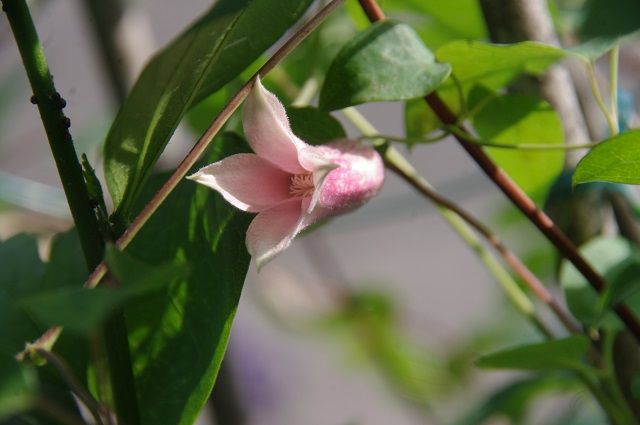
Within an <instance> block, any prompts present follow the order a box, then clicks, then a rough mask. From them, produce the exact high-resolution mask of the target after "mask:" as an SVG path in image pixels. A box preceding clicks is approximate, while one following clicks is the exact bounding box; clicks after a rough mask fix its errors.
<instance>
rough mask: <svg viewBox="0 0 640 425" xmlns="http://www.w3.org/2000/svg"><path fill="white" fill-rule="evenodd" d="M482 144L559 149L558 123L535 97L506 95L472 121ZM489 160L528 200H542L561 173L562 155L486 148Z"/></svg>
mask: <svg viewBox="0 0 640 425" xmlns="http://www.w3.org/2000/svg"><path fill="white" fill-rule="evenodd" d="M473 124H474V127H475V129H476V131H477V132H478V134H479V136H480V138H481V139H483V140H487V141H491V142H497V143H501V144H507V145H517V144H539V145H560V144H562V143H563V139H564V132H563V129H562V122H561V121H560V118H559V117H558V114H556V112H555V111H554V110H553V108H552V107H551V105H549V104H548V103H546V102H545V101H543V100H541V99H538V98H536V97H531V96H525V95H520V94H507V95H503V96H499V97H496V98H495V99H493V100H491V101H490V102H489V103H487V105H486V106H485V107H484V108H482V109H481V110H480V111H479V112H478V113H477V114H476V115H475V117H474V118H473ZM486 151H487V153H488V154H489V156H491V158H492V159H493V160H494V161H495V162H496V163H497V164H498V165H500V166H501V167H502V168H504V170H505V171H506V172H507V174H509V175H510V176H511V177H512V178H513V179H514V180H515V181H516V183H518V184H519V185H520V187H522V189H523V190H524V191H525V192H527V193H528V194H529V195H530V196H532V197H534V198H536V199H542V197H543V196H544V195H545V194H546V189H547V188H548V187H549V186H550V185H551V183H553V181H554V180H555V178H556V177H557V175H558V174H560V172H561V171H562V167H563V164H564V152H563V151H531V150H515V149H504V148H486Z"/></svg>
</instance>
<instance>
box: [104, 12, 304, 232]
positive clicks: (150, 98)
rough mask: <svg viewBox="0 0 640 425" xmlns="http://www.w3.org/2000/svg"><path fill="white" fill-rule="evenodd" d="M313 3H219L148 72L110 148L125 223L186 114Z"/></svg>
mask: <svg viewBox="0 0 640 425" xmlns="http://www.w3.org/2000/svg"><path fill="white" fill-rule="evenodd" d="M310 3H311V0H278V1H273V0H254V1H249V0H221V1H219V2H217V3H216V4H215V5H214V6H213V8H211V10H210V11H208V12H207V13H206V14H205V15H204V16H202V17H201V18H200V19H198V20H197V21H196V22H195V23H194V24H193V25H192V26H191V27H190V28H188V29H187V30H186V31H184V32H183V33H182V34H181V35H180V36H178V37H177V38H176V39H175V40H174V41H173V42H172V43H171V44H170V45H169V46H167V47H165V48H164V49H163V50H162V51H161V52H159V53H158V54H156V56H155V57H154V58H153V59H152V60H151V62H150V63H149V64H148V65H147V66H146V68H145V69H144V71H143V72H142V74H141V75H140V77H139V78H138V81H137V82H136V84H135V86H134V87H133V89H132V91H131V93H130V94H129V96H128V97H127V99H126V101H125V103H124V105H123V106H122V108H121V109H120V112H119V113H118V116H117V117H116V119H115V121H114V123H113V125H112V126H111V130H110V131H109V134H108V136H107V141H106V146H105V176H106V180H107V183H108V186H109V191H110V193H111V196H112V198H113V201H114V204H115V206H116V212H117V214H119V216H120V218H124V219H125V220H126V218H127V216H128V214H129V213H130V212H131V208H132V205H133V203H134V202H135V201H136V199H137V197H138V196H139V194H140V191H141V188H142V186H143V184H144V182H145V181H146V180H147V178H148V176H149V174H150V173H151V170H152V168H153V165H154V164H155V163H156V161H157V160H158V158H159V157H160V154H161V153H162V151H163V150H164V148H165V146H166V144H167V143H168V141H169V139H170V137H171V135H172V134H173V132H174V130H175V128H176V127H177V126H178V123H179V122H180V120H181V119H182V117H183V116H184V114H185V113H186V111H187V109H189V107H191V106H192V105H194V104H195V103H197V102H198V101H200V100H202V99H204V98H205V97H206V96H207V95H209V94H211V93H213V92H215V91H217V90H219V89H220V88H221V87H222V86H224V85H225V84H226V83H227V82H229V81H230V80H231V79H232V78H234V77H236V75H237V74H238V73H239V72H240V71H241V70H243V69H244V68H246V67H247V66H248V65H250V64H251V63H252V62H253V61H254V60H255V59H257V58H258V57H259V56H260V54H261V53H262V52H263V51H264V50H265V49H267V48H268V47H269V46H270V45H271V44H273V43H274V42H275V41H276V40H277V39H278V38H279V37H280V36H281V35H282V34H283V33H284V32H285V31H286V30H287V29H288V28H289V27H290V26H291V25H292V24H293V23H295V22H296V21H297V20H298V18H299V17H300V16H301V15H302V14H303V13H304V11H305V10H306V9H307V7H308V5H309V4H310Z"/></svg>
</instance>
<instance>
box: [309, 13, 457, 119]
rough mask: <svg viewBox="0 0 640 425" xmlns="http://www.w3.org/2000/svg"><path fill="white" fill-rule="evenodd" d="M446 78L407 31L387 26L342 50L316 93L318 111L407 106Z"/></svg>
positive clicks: (441, 67) (372, 30) (400, 26)
mask: <svg viewBox="0 0 640 425" xmlns="http://www.w3.org/2000/svg"><path fill="white" fill-rule="evenodd" d="M448 75H449V66H448V65H447V64H442V63H437V62H436V61H435V58H434V56H433V54H432V53H431V52H430V51H429V49H427V48H426V47H425V46H424V44H423V43H422V41H421V40H420V37H418V35H417V34H416V33H415V32H414V31H413V30H412V29H411V27H409V26H407V25H404V24H400V23H397V22H393V21H389V20H385V21H382V22H378V23H376V24H373V25H371V26H370V27H369V28H367V29H366V30H365V31H363V32H361V33H360V34H358V35H357V36H356V37H355V38H353V39H352V40H351V41H349V42H348V43H347V44H346V45H345V46H344V47H343V48H342V50H340V53H338V55H337V56H336V58H335V60H334V61H333V63H332V64H331V67H330V68H329V71H328V73H327V76H326V79H325V83H324V85H323V86H322V91H321V92H320V108H322V109H325V110H335V109H341V108H345V107H347V106H352V105H357V104H360V103H365V102H378V101H393V100H406V99H412V98H416V97H421V96H424V95H426V94H428V93H430V92H432V91H433V90H435V89H436V88H437V87H438V86H439V85H440V83H442V81H444V80H445V79H446V77H447V76H448Z"/></svg>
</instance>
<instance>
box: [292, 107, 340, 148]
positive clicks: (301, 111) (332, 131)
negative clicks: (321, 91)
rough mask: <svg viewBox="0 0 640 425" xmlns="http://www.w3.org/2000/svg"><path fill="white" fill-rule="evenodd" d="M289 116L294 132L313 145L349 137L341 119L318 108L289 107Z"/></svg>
mask: <svg viewBox="0 0 640 425" xmlns="http://www.w3.org/2000/svg"><path fill="white" fill-rule="evenodd" d="M287 116H288V117H289V123H290V124H291V129H292V130H293V133H294V134H295V135H296V136H298V137H299V138H301V139H302V140H304V141H305V142H307V143H309V144H311V145H321V144H323V143H326V142H329V141H331V140H335V139H344V138H345V137H347V134H346V133H345V131H344V128H342V124H340V121H338V120H337V119H335V118H334V117H333V116H331V114H329V113H328V112H325V111H322V110H320V109H318V108H313V107H304V108H294V107H291V108H287Z"/></svg>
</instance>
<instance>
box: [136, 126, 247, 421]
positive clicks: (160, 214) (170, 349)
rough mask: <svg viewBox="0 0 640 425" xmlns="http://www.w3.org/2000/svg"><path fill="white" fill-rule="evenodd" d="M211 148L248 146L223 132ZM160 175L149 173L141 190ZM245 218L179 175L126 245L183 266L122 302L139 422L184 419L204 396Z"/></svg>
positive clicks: (218, 355)
mask: <svg viewBox="0 0 640 425" xmlns="http://www.w3.org/2000/svg"><path fill="white" fill-rule="evenodd" d="M213 148H214V149H215V155H213V156H211V157H210V158H209V161H211V162H213V161H215V160H218V159H221V158H222V157H226V156H228V155H230V154H233V153H237V152H239V150H240V148H242V149H244V150H246V149H247V148H248V147H247V146H246V142H243V140H242V139H240V138H239V137H238V136H235V135H232V134H224V137H219V138H218V139H216V140H215V141H214V143H213ZM165 178H166V177H165V176H161V177H159V178H157V179H154V180H152V183H153V184H152V185H149V187H148V188H147V191H148V193H146V196H147V197H150V196H151V195H152V194H153V193H154V190H156V189H157V188H158V187H159V186H160V184H161V183H162V182H163V181H164V179H165ZM140 202H141V205H143V199H141V200H140ZM250 219H251V215H250V214H247V213H243V212H239V211H237V210H236V209H235V208H233V207H232V206H230V205H229V204H228V203H226V202H225V201H224V200H223V199H222V197H221V196H219V195H218V194H217V193H215V192H214V191H212V190H210V189H208V188H206V187H204V186H201V185H198V184H196V183H195V182H193V181H190V180H184V181H182V182H181V183H180V184H179V185H178V187H177V188H176V190H174V191H173V192H172V193H171V195H170V196H169V197H168V198H167V200H166V201H165V202H164V203H163V204H162V206H161V207H160V209H159V210H158V211H157V212H156V213H155V214H154V215H153V216H152V217H151V219H150V220H149V222H148V223H147V224H146V225H145V227H144V228H143V229H142V230H141V232H140V233H139V234H138V236H137V237H136V238H135V239H134V241H133V242H132V244H131V246H129V248H128V249H127V253H128V254H130V255H131V256H133V257H135V258H137V259H139V260H141V261H143V262H145V263H146V264H151V265H161V264H165V263H167V262H171V261H173V260H174V259H180V260H182V261H183V262H184V263H186V264H187V266H188V267H189V270H190V274H189V276H188V277H187V278H185V279H179V280H177V281H174V282H173V283H172V284H170V285H169V287H168V288H167V290H166V291H156V292H154V293H152V294H148V295H145V296H144V297H141V298H139V299H137V300H136V302H135V303H129V304H127V306H126V307H125V314H126V317H127V325H128V328H129V342H130V345H131V349H132V356H133V368H134V374H135V378H136V386H137V391H138V397H139V402H140V405H141V406H142V415H143V417H142V422H143V423H149V424H156V425H163V424H167V425H176V424H179V425H183V424H192V423H193V421H194V420H195V418H196V417H197V415H198V413H199V412H200V410H201V409H202V407H203V405H204V403H205V402H206V400H207V398H208V397H209V394H210V392H211V389H212V387H213V384H214V382H215V379H216V376H217V373H218V369H219V367H220V362H221V361H222V358H223V356H224V353H225V350H226V347H227V342H228V338H229V333H230V331H231V324H232V321H233V318H234V315H235V312H236V308H237V306H238V301H239V298H240V293H241V290H242V285H243V283H244V279H245V275H246V273H247V269H248V266H249V255H248V254H247V251H246V248H245V245H244V238H245V233H246V230H247V227H248V224H249V221H250ZM167 223H169V224H170V225H167Z"/></svg>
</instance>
